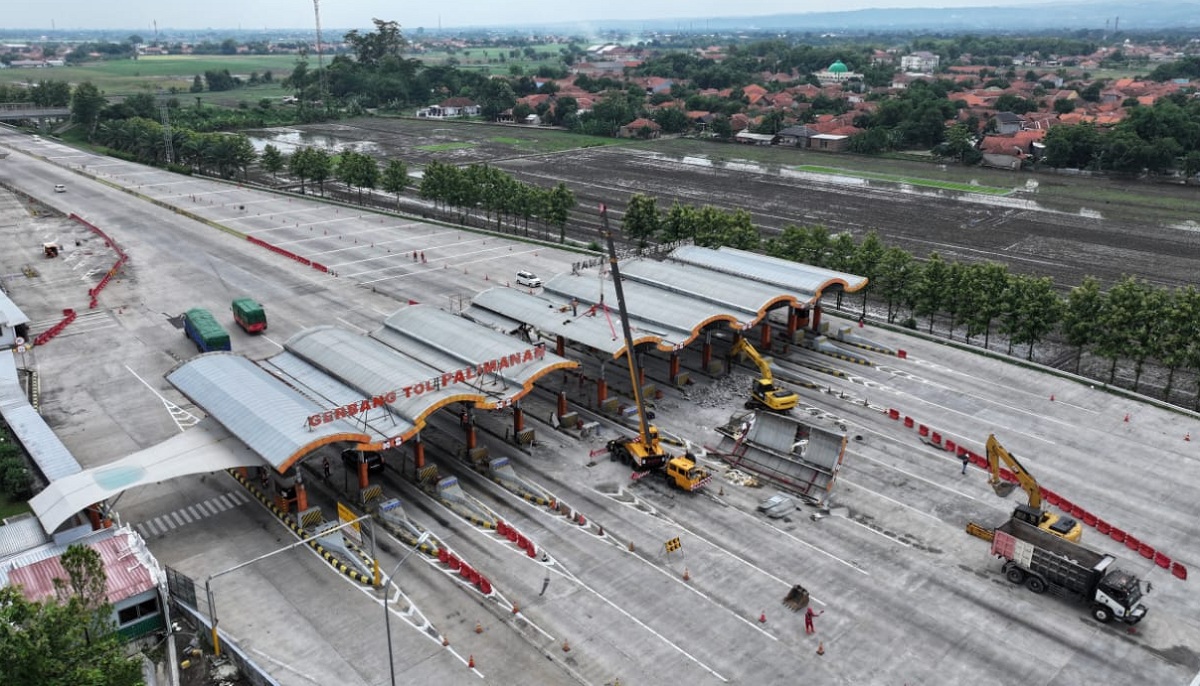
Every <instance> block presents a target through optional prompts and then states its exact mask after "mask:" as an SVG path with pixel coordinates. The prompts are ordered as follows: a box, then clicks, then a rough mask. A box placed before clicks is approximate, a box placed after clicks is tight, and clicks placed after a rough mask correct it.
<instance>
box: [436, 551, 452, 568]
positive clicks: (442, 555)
mask: <svg viewBox="0 0 1200 686" xmlns="http://www.w3.org/2000/svg"><path fill="white" fill-rule="evenodd" d="M437 558H438V562H441V563H442V564H446V562H447V561H448V560H449V559H450V551H449V550H446V549H445V548H438V552H437Z"/></svg>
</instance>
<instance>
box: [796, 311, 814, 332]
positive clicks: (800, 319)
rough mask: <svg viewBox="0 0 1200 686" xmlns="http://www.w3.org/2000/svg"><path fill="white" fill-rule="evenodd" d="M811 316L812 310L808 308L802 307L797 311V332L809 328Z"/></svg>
mask: <svg viewBox="0 0 1200 686" xmlns="http://www.w3.org/2000/svg"><path fill="white" fill-rule="evenodd" d="M811 314H812V313H811V311H810V309H809V308H807V307H801V308H799V309H797V310H796V329H797V330H799V329H801V328H803V327H805V326H808V318H809V316H810V315H811Z"/></svg>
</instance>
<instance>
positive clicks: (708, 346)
mask: <svg viewBox="0 0 1200 686" xmlns="http://www.w3.org/2000/svg"><path fill="white" fill-rule="evenodd" d="M711 362H712V336H711V335H710V334H707V333H706V334H704V345H703V346H702V347H701V348H700V366H701V367H702V368H704V371H708V365H709V364H710V363H711Z"/></svg>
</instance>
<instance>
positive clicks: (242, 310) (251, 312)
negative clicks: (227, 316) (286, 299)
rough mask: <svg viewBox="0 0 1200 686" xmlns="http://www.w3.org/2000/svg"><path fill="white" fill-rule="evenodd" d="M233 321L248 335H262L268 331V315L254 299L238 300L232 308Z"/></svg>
mask: <svg viewBox="0 0 1200 686" xmlns="http://www.w3.org/2000/svg"><path fill="white" fill-rule="evenodd" d="M230 309H232V310H233V321H235V322H237V325H238V326H240V327H242V329H243V330H245V332H246V333H262V332H263V331H266V330H267V313H266V311H265V310H263V306H262V305H261V304H259V302H258V301H257V300H255V299H254V298H238V299H237V300H234V301H233V304H232V305H231V306H230Z"/></svg>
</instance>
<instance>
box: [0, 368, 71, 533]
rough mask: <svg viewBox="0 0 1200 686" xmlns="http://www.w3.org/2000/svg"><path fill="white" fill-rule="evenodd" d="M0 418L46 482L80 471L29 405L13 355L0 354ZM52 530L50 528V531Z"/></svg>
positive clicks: (65, 447) (61, 444)
mask: <svg viewBox="0 0 1200 686" xmlns="http://www.w3.org/2000/svg"><path fill="white" fill-rule="evenodd" d="M0 415H3V416H4V423H5V424H8V428H9V429H11V430H12V432H13V435H14V436H16V437H17V440H18V441H20V442H21V445H22V446H24V448H25V452H27V453H28V454H29V457H30V458H31V459H33V463H34V464H36V465H37V468H38V471H39V472H41V473H42V476H43V477H44V478H45V479H46V480H47V481H55V480H57V479H61V478H63V477H66V476H70V475H71V474H77V473H79V471H80V470H82V469H83V468H82V467H80V466H79V462H78V461H77V460H76V459H75V456H74V455H72V454H71V451H69V450H67V446H65V445H63V442H62V441H61V440H60V439H59V438H58V435H57V434H55V433H54V431H53V430H52V429H51V428H50V426H49V425H48V424H46V420H45V419H42V415H40V414H38V411H37V410H36V409H34V407H33V405H31V404H30V403H29V397H28V396H27V395H26V394H25V389H24V388H22V386H21V381H20V379H18V378H17V359H16V353H15V352H12V351H9V352H7V353H0ZM50 531H53V529H50Z"/></svg>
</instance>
